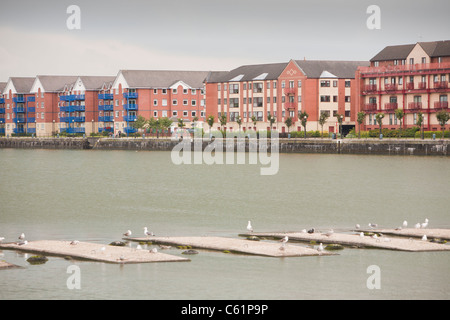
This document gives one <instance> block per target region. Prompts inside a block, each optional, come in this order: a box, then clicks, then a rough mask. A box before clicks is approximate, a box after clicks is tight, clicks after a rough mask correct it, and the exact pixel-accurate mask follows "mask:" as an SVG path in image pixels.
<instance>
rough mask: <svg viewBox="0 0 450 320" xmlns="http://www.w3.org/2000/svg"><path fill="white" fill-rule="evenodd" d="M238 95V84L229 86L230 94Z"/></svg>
mask: <svg viewBox="0 0 450 320" xmlns="http://www.w3.org/2000/svg"><path fill="white" fill-rule="evenodd" d="M236 93H239V84H230V94H236Z"/></svg>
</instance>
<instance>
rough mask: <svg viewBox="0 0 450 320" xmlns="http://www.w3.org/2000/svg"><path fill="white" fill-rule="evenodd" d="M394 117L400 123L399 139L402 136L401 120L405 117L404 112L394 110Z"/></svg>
mask: <svg viewBox="0 0 450 320" xmlns="http://www.w3.org/2000/svg"><path fill="white" fill-rule="evenodd" d="M395 116H396V117H397V119H398V120H399V121H400V137H401V136H402V127H403V125H402V119H403V117H404V116H405V112H404V111H403V110H402V109H396V110H395Z"/></svg>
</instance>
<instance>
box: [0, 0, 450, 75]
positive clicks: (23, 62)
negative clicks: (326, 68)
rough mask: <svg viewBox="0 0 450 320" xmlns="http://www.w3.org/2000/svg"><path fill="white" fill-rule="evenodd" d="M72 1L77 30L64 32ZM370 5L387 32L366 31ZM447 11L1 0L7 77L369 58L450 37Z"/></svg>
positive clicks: (196, 0) (404, 1) (337, 4)
mask: <svg viewBox="0 0 450 320" xmlns="http://www.w3.org/2000/svg"><path fill="white" fill-rule="evenodd" d="M70 5H77V6H79V8H80V9H81V16H80V17H81V20H80V21H81V29H80V30H69V29H68V28H67V25H66V21H67V19H68V18H69V17H70V16H71V15H70V14H68V13H66V11H67V8H68V7H69V6H70ZM370 5H378V6H379V7H380V10H381V29H380V30H370V29H369V28H367V25H366V21H367V19H368V18H369V16H370V14H368V13H367V12H366V11H367V8H368V7H369V6H370ZM449 12H450V1H448V0H439V1H437V0H428V1H426V2H424V1H423V0H421V1H417V0H395V1H394V0H388V1H385V0H369V1H367V0H348V1H345V0H342V1H340V0H314V1H313V0H311V1H310V0H308V1H303V0H272V1H268V0H227V1H218V0H148V1H141V0H121V1H117V0H108V1H104V0H96V1H94V0H90V1H88V0H59V1H55V0H53V1H49V0H44V1H31V0H6V1H5V0H2V1H1V3H0V39H1V41H0V81H7V80H8V78H9V77H11V76H33V77H34V76H36V75H39V74H55V75H116V74H117V72H118V71H119V70H120V69H158V70H161V69H163V70H173V69H179V70H230V69H233V68H236V67H238V66H240V65H244V64H258V63H274V62H284V61H289V60H290V59H304V58H306V59H310V60H320V59H322V60H369V59H371V58H372V57H373V56H374V55H375V54H376V53H377V52H378V51H380V50H381V49H383V48H384V47H385V46H387V45H395V44H407V43H416V42H418V41H434V40H449V39H450V22H449V19H448V13H449Z"/></svg>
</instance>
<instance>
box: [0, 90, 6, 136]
mask: <svg viewBox="0 0 450 320" xmlns="http://www.w3.org/2000/svg"><path fill="white" fill-rule="evenodd" d="M5 88H6V82H0V137H1V136H4V135H5V132H6V130H5V112H6V109H5V98H4V97H3V90H5Z"/></svg>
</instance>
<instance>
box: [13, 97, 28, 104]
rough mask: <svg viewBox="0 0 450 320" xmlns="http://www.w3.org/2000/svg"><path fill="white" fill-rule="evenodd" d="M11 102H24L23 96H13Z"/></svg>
mask: <svg viewBox="0 0 450 320" xmlns="http://www.w3.org/2000/svg"><path fill="white" fill-rule="evenodd" d="M13 102H14V103H25V97H14V98H13Z"/></svg>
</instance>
